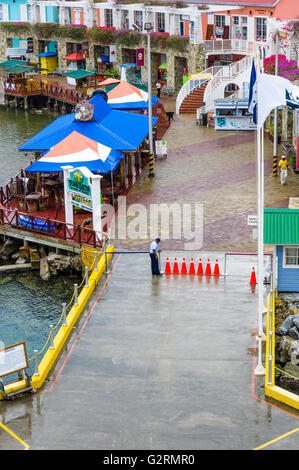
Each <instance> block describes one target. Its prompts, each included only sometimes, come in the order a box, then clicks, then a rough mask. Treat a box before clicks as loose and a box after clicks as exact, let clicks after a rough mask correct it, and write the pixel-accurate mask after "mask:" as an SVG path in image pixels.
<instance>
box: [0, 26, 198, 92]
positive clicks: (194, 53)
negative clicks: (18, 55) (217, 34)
mask: <svg viewBox="0 0 299 470" xmlns="http://www.w3.org/2000/svg"><path fill="white" fill-rule="evenodd" d="M11 36H12V34H11V33H5V32H0V57H1V60H5V59H6V57H5V54H6V47H7V44H8V40H9V39H10V38H11ZM14 37H15V38H20V39H22V38H23V37H24V33H23V34H19V35H18V34H16V33H14ZM42 39H44V40H51V41H57V44H58V67H61V68H65V67H66V61H65V60H64V57H65V56H66V55H67V43H78V41H74V40H72V39H67V38H55V37H51V38H39V37H36V36H33V44H34V53H33V54H32V59H31V61H32V63H38V58H37V57H36V56H35V54H37V53H39V52H41V50H40V42H39V41H40V40H42ZM95 45H99V43H98V42H95V41H89V57H88V58H87V59H86V68H87V70H93V69H94V66H95V58H94V46H95ZM139 47H144V48H145V57H144V60H145V63H144V66H143V67H142V79H143V80H145V81H147V47H146V45H144V46H136V47H131V49H133V50H134V49H137V48H139ZM123 49H124V52H123ZM126 49H128V47H127V46H121V45H118V46H117V61H116V62H115V68H118V66H119V65H120V64H121V63H123V58H124V57H125V56H126V55H127V52H126V51H125V50H126ZM158 54H165V55H166V61H167V65H168V71H167V81H168V85H169V86H171V87H173V88H174V89H175V90H176V91H178V90H179V89H180V87H181V86H182V83H181V80H180V78H181V74H180V68H181V64H182V61H183V59H186V60H187V67H188V72H189V74H193V73H196V72H200V71H202V70H204V67H205V53H204V48H203V46H202V45H194V44H189V45H188V48H187V50H186V51H184V52H180V51H176V50H174V49H162V48H161V49H158V48H154V47H151V68H152V83H153V84H155V83H156V81H157V71H158V62H157V60H158Z"/></svg>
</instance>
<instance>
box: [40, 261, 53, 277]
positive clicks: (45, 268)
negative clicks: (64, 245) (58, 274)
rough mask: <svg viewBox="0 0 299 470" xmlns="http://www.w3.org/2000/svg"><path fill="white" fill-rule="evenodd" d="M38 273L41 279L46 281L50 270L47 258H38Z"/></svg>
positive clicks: (49, 275)
mask: <svg viewBox="0 0 299 470" xmlns="http://www.w3.org/2000/svg"><path fill="white" fill-rule="evenodd" d="M39 274H40V277H41V279H42V280H43V281H48V280H49V279H50V277H51V272H50V266H49V263H48V260H47V258H41V259H40V268H39Z"/></svg>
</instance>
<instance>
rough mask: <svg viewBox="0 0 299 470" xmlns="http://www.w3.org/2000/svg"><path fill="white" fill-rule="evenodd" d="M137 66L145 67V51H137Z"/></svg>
mask: <svg viewBox="0 0 299 470" xmlns="http://www.w3.org/2000/svg"><path fill="white" fill-rule="evenodd" d="M136 64H137V66H138V67H142V66H143V65H144V49H137V50H136Z"/></svg>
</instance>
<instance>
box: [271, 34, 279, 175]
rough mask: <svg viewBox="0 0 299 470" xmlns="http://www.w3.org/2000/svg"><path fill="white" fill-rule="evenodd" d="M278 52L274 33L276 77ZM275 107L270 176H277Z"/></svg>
mask: <svg viewBox="0 0 299 470" xmlns="http://www.w3.org/2000/svg"><path fill="white" fill-rule="evenodd" d="M278 51H279V34H278V31H276V38H275V75H278ZM277 141H278V136H277V107H276V108H274V133H273V172H272V176H277Z"/></svg>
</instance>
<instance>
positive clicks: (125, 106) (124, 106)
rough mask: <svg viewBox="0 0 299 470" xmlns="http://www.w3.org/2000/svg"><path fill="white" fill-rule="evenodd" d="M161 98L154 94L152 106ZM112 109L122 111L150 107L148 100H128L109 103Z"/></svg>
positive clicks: (140, 109)
mask: <svg viewBox="0 0 299 470" xmlns="http://www.w3.org/2000/svg"><path fill="white" fill-rule="evenodd" d="M158 101H159V98H157V97H156V96H152V107H154V106H155V104H156V103H158ZM108 104H109V106H111V108H112V109H118V110H120V111H133V110H134V111H138V110H139V111H142V110H145V109H148V101H132V102H130V101H128V102H127V103H108Z"/></svg>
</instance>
